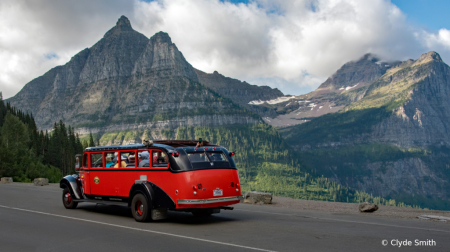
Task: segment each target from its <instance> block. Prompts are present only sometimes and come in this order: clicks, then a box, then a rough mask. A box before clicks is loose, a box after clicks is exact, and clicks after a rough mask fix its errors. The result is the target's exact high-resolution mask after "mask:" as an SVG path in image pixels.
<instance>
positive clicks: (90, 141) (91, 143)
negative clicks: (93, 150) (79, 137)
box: [88, 133, 95, 147]
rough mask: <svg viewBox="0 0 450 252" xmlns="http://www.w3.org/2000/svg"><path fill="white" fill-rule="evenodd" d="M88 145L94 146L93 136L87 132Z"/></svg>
mask: <svg viewBox="0 0 450 252" xmlns="http://www.w3.org/2000/svg"><path fill="white" fill-rule="evenodd" d="M88 147H95V143H94V138H93V137H92V133H89V146H88Z"/></svg>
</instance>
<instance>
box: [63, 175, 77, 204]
mask: <svg viewBox="0 0 450 252" xmlns="http://www.w3.org/2000/svg"><path fill="white" fill-rule="evenodd" d="M74 176H77V175H67V176H65V177H64V178H62V179H61V181H60V182H59V187H60V188H63V189H64V188H65V187H67V188H69V190H70V193H71V194H72V195H73V196H74V197H75V198H76V199H81V190H80V187H79V185H78V183H77V179H76V178H75V177H74Z"/></svg>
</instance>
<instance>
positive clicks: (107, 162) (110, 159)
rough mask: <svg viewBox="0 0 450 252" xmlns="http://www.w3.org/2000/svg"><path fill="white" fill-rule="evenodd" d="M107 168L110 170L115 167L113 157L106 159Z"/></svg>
mask: <svg viewBox="0 0 450 252" xmlns="http://www.w3.org/2000/svg"><path fill="white" fill-rule="evenodd" d="M105 160H106V167H107V168H109V167H111V166H114V162H113V161H112V157H106V158H105Z"/></svg>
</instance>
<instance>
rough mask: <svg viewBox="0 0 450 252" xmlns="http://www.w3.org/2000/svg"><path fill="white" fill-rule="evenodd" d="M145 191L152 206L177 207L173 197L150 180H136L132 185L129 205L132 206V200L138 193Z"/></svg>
mask: <svg viewBox="0 0 450 252" xmlns="http://www.w3.org/2000/svg"><path fill="white" fill-rule="evenodd" d="M139 192H140V193H143V194H144V195H145V197H147V198H148V199H149V200H150V201H151V204H152V206H153V207H152V208H167V209H175V207H176V206H175V203H174V201H173V200H172V198H171V197H170V196H169V195H168V194H167V193H166V192H165V191H164V190H163V189H161V188H160V187H159V186H157V185H155V184H153V183H152V182H150V181H140V180H138V181H136V183H135V184H134V185H133V186H132V187H131V190H130V196H129V198H128V199H129V200H128V206H131V201H132V200H133V197H134V195H135V194H136V193H139Z"/></svg>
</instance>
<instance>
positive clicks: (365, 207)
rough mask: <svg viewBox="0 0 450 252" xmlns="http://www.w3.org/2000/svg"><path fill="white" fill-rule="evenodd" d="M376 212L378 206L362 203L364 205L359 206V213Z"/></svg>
mask: <svg viewBox="0 0 450 252" xmlns="http://www.w3.org/2000/svg"><path fill="white" fill-rule="evenodd" d="M377 210H378V206H377V205H376V204H374V203H369V202H364V203H361V204H359V211H360V212H367V213H371V212H375V211H377Z"/></svg>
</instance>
